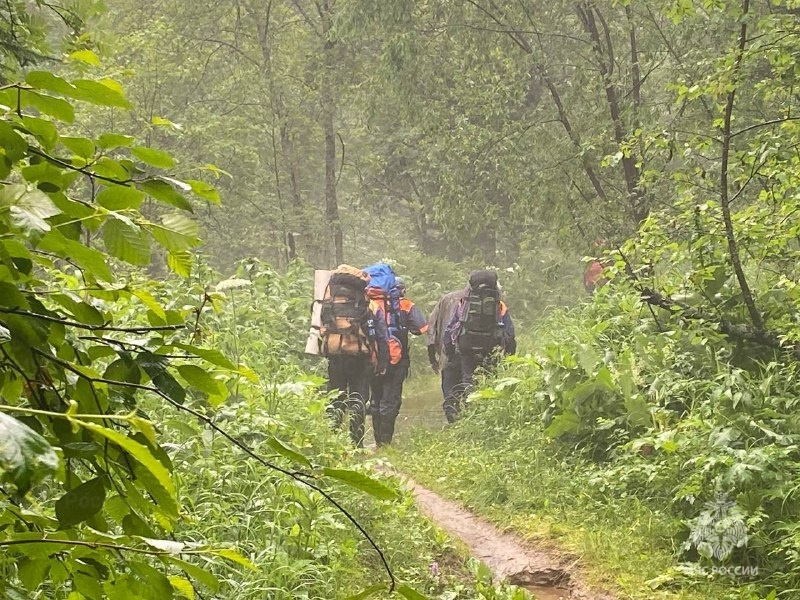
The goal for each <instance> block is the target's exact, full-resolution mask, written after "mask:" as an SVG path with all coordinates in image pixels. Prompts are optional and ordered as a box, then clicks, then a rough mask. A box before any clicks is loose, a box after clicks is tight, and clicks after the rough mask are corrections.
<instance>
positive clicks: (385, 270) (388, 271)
mask: <svg viewBox="0 0 800 600" xmlns="http://www.w3.org/2000/svg"><path fill="white" fill-rule="evenodd" d="M364 271H366V272H367V274H368V275H369V277H370V279H369V287H375V288H380V289H382V290H383V291H384V292H385V293H386V294H391V292H392V290H396V284H397V281H396V276H395V274H394V270H393V269H392V267H390V266H389V265H387V264H386V263H375V264H374V265H371V266H369V267H366V268H365V269H364Z"/></svg>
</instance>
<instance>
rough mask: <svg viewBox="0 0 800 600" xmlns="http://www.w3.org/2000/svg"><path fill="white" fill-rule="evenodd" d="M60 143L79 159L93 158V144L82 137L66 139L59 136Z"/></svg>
mask: <svg viewBox="0 0 800 600" xmlns="http://www.w3.org/2000/svg"><path fill="white" fill-rule="evenodd" d="M60 139H61V143H62V144H64V146H65V147H67V148H69V149H70V150H71V151H72V152H74V153H75V154H76V155H77V156H80V157H81V158H86V159H89V158H92V157H93V156H94V152H95V147H94V142H93V141H92V140H90V139H88V138H84V137H67V136H61V138H60Z"/></svg>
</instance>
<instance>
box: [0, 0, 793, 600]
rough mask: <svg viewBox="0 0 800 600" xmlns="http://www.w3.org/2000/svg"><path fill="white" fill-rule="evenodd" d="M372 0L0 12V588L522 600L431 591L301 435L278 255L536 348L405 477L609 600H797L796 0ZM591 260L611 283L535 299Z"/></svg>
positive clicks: (131, 3) (411, 518) (338, 450)
mask: <svg viewBox="0 0 800 600" xmlns="http://www.w3.org/2000/svg"><path fill="white" fill-rule="evenodd" d="M384 4H385V3H375V2H368V1H366V0H286V1H273V0H237V1H236V2H232V3H212V2H205V1H199V2H193V3H187V2H182V1H178V0H174V1H173V0H162V1H160V2H157V3H153V2H151V1H150V0H147V1H145V0H114V1H113V2H109V3H108V9H107V10H103V9H102V7H101V6H99V5H96V4H95V3H94V2H83V1H82V2H74V3H73V2H70V3H64V4H59V3H45V2H39V1H38V0H37V1H36V2H8V3H6V4H5V5H4V6H2V7H0V80H1V81H0V180H2V181H1V182H2V188H1V189H0V476H1V477H2V487H0V494H1V495H0V548H2V554H0V573H2V578H0V590H2V592H3V593H4V594H6V595H7V596H9V597H15V596H16V597H25V595H26V594H28V595H32V596H34V597H42V598H45V597H46V598H50V597H64V598H69V600H80V599H81V598H91V599H94V598H100V597H104V596H107V597H111V598H115V597H123V596H127V597H144V598H147V597H153V598H169V597H180V596H184V597H187V598H193V597H195V596H201V595H202V594H214V595H217V596H220V597H232V596H233V594H236V595H237V596H242V597H244V598H248V597H252V598H257V597H264V596H269V597H287V598H288V597H317V598H329V597H337V596H343V595H347V594H354V593H356V592H357V591H359V590H361V589H365V588H367V589H370V586H373V585H377V583H376V581H377V579H378V577H381V576H382V575H381V573H382V570H390V569H391V567H392V566H393V567H394V575H393V576H396V577H397V578H398V580H402V581H407V582H409V583H413V584H414V585H415V586H416V587H418V588H420V589H422V588H425V589H426V590H427V591H428V592H430V593H431V594H439V595H440V596H441V597H443V598H444V597H447V598H453V597H458V596H459V595H461V596H463V597H470V596H473V597H474V596H476V595H478V596H483V597H487V598H489V597H494V596H497V595H502V594H506V593H507V594H508V595H511V594H516V593H517V592H515V591H513V590H512V591H508V592H506V591H502V590H495V589H493V588H491V587H487V586H486V585H485V582H482V581H479V582H478V584H477V585H473V584H472V583H469V582H470V581H472V576H471V575H470V574H469V573H467V572H466V571H464V572H458V573H457V574H456V575H455V579H453V580H449V579H448V580H445V581H442V580H437V579H436V578H435V577H434V576H433V575H432V574H431V573H429V572H428V565H429V564H430V562H431V561H432V560H434V559H435V558H436V557H437V556H439V555H440V554H441V553H443V552H446V553H452V549H449V548H445V547H444V546H445V544H444V542H443V540H442V539H441V537H437V535H436V534H435V533H432V532H431V530H430V527H429V526H428V525H425V524H424V523H423V522H422V521H421V520H420V519H419V518H418V517H417V516H416V514H415V513H414V512H413V510H412V509H411V507H410V501H409V500H408V499H407V498H405V497H404V496H402V494H400V493H399V492H397V491H396V489H395V488H394V487H392V485H387V484H386V483H384V482H381V481H379V480H377V479H374V478H372V477H369V476H368V475H367V474H366V468H362V467H361V466H354V458H355V459H356V460H355V462H356V463H357V462H358V461H359V460H361V456H358V455H357V456H355V457H354V456H353V454H352V453H351V452H350V451H348V450H347V445H346V442H345V440H344V438H343V437H342V436H340V435H338V434H336V433H334V432H330V431H329V428H328V426H327V423H326V421H325V418H324V415H323V407H324V405H325V402H326V394H325V393H324V392H323V391H322V390H321V383H322V381H323V380H322V379H321V378H320V377H319V376H318V375H312V374H311V373H319V371H318V369H319V365H318V364H316V363H314V362H312V361H311V360H310V359H309V358H307V357H303V356H302V355H301V354H300V350H301V347H302V346H301V343H302V339H303V338H304V336H305V332H306V330H307V327H308V323H307V313H308V302H309V298H310V283H309V282H310V272H311V268H310V267H311V266H314V267H329V266H332V265H334V264H336V263H338V262H342V261H343V260H345V259H346V260H348V261H349V262H353V263H355V264H366V263H368V262H371V261H374V260H378V259H388V260H390V261H392V262H393V264H395V265H396V267H397V270H398V272H401V273H402V274H403V275H406V276H407V278H408V280H409V295H410V296H411V297H412V298H414V299H415V300H417V302H418V303H419V304H420V305H422V306H423V307H424V308H428V307H430V306H431V304H432V303H433V302H434V301H435V300H436V298H437V297H438V296H439V295H440V294H441V293H442V292H444V291H448V290H450V289H454V288H455V287H457V286H459V285H462V284H463V281H464V275H465V274H466V272H467V271H468V270H469V269H470V268H472V267H475V266H493V267H496V268H498V269H500V270H501V273H502V280H503V283H504V286H505V293H506V297H507V298H508V300H509V304H510V306H511V310H512V313H513V314H514V315H515V317H517V318H518V323H519V324H520V325H521V326H522V327H520V329H522V330H523V331H524V332H525V333H526V334H527V335H523V337H525V338H527V339H528V341H529V343H530V345H529V348H531V350H532V352H531V354H530V356H528V357H525V358H521V359H515V360H512V361H510V364H508V365H507V366H506V371H505V372H504V373H502V374H501V375H500V378H499V379H494V380H489V381H488V382H487V387H484V388H483V389H482V390H480V391H478V392H476V394H475V395H474V396H473V398H474V403H475V406H476V410H475V412H474V414H473V415H472V416H471V417H469V418H467V419H465V420H464V422H463V423H462V424H461V425H459V426H457V427H455V428H452V429H450V430H448V431H447V432H445V433H442V434H440V436H439V437H437V436H433V435H432V434H424V435H423V434H420V436H419V437H418V438H417V440H416V441H415V442H414V445H413V448H414V449H418V450H419V452H418V453H415V455H413V456H410V457H406V458H405V461H406V464H407V465H408V466H409V467H410V468H413V469H416V470H418V471H421V472H422V475H423V476H426V477H427V478H428V479H429V480H431V481H434V482H435V481H436V479H437V478H438V477H444V476H446V478H445V479H444V480H443V482H442V481H439V483H440V484H442V485H443V486H444V487H445V488H447V489H450V490H457V491H458V493H459V494H461V495H462V497H464V498H465V499H467V500H469V501H470V502H471V503H473V504H475V505H476V506H479V507H481V508H483V509H484V510H486V511H487V512H489V513H491V514H493V515H494V516H495V517H497V516H498V514H499V513H500V511H501V510H503V509H505V510H507V511H508V512H510V513H511V514H519V515H521V516H522V517H524V515H528V516H530V515H532V514H537V513H538V515H539V516H538V518H539V519H541V523H543V524H545V525H547V526H549V527H551V528H555V529H558V527H562V528H565V530H566V531H567V533H566V534H565V536H566V538H567V540H566V542H565V543H567V544H570V543H571V544H573V549H575V548H578V547H579V546H580V544H581V541H580V540H581V539H584V542H585V538H581V535H583V534H581V533H579V532H577V531H576V530H577V529H579V528H577V527H573V528H570V527H568V526H566V525H565V523H570V522H572V523H577V524H579V525H580V527H581V528H584V530H585V531H589V532H590V534H589V535H591V532H594V535H595V536H603V535H605V536H607V538H608V539H610V540H612V541H614V542H615V544H616V545H614V544H612V545H611V546H610V547H611V551H608V550H607V551H606V552H605V553H604V552H602V551H600V548H601V544H598V543H597V539H598V538H595V540H594V545H592V543H587V544H586V545H587V546H588V548H589V552H588V554H589V555H590V556H591V557H592V558H593V559H594V560H595V561H596V562H597V564H598V565H603V566H605V567H607V568H608V572H609V573H611V577H610V578H609V580H607V581H606V582H605V583H610V584H615V585H618V586H621V587H622V588H624V589H625V590H626V591H628V592H629V593H630V594H632V595H634V596H635V595H638V596H640V597H650V596H648V595H647V594H651V593H655V592H653V590H658V593H663V594H667V593H668V590H670V589H674V590H676V593H677V594H680V593H688V594H692V593H698V594H705V595H717V596H721V595H723V594H725V593H726V592H725V591H724V590H723V588H725V587H728V588H731V589H730V590H729V591H728V592H727V593H728V594H729V595H731V596H732V597H739V596H744V597H747V596H748V595H755V597H769V594H772V597H776V596H778V597H791V596H792V594H793V593H794V591H795V590H796V589H798V588H800V561H799V560H798V556H799V555H800V554H799V552H798V546H799V545H800V541H798V540H800V537H798V522H800V504H798V500H797V497H796V496H797V485H796V479H797V476H798V471H797V464H798V459H800V456H798V447H800V438H798V436H799V435H800V430H798V426H799V425H798V422H797V418H796V417H795V416H794V412H795V408H796V403H797V400H796V397H797V394H798V392H800V389H799V388H798V380H797V361H798V357H800V350H798V348H800V345H798V344H800V323H798V319H797V306H798V301H800V296H799V295H798V294H800V292H799V291H798V290H799V289H800V288H798V272H797V268H798V267H797V264H798V260H797V259H798V252H800V247H799V246H798V231H799V230H800V229H799V228H800V221H799V220H798V215H800V193H799V190H800V185H799V184H800V181H798V177H799V175H798V173H800V170H799V169H798V166H799V165H798V160H799V159H798V153H797V147H798V146H799V145H800V128H798V126H797V119H798V117H797V116H796V113H797V106H796V104H797V100H798V99H797V93H796V87H797V86H796V84H797V79H798V69H799V68H800V67H798V64H800V61H798V57H799V56H800V45H798V39H800V38H798V35H797V34H798V21H797V16H798V11H800V7H798V5H797V2H796V1H795V0H773V1H771V2H769V3H754V2H751V1H750V0H737V1H734V0H716V1H713V2H712V1H707V0H694V1H692V0H675V1H671V2H657V1H655V0H652V1H651V0H581V1H577V2H575V1H570V2H565V1H555V2H539V1H538V0H526V1H520V2H511V3H497V2H492V1H487V0H467V1H466V2H462V3H453V2H447V1H443V0H425V1H421V2H407V1H398V2H392V3H391V6H390V7H387V6H384ZM123 84H125V85H124V87H125V89H127V90H128V95H126V94H125V93H124V92H123ZM221 200H224V202H222V201H221ZM201 227H202V230H203V231H204V237H205V238H206V239H207V243H206V247H205V251H206V255H207V256H208V258H203V257H202V256H201V255H199V254H198V253H197V250H198V247H199V246H200V243H201V242H200V231H201ZM595 241H601V242H600V243H599V245H601V246H605V248H604V256H602V257H601V258H602V259H603V262H604V264H605V266H606V274H607V276H608V277H609V278H610V283H609V285H607V286H606V287H605V288H603V289H602V290H600V291H599V292H597V294H596V295H595V297H594V299H593V301H592V303H590V304H586V305H584V306H581V307H578V308H572V309H557V310H552V309H553V308H554V307H559V306H563V305H565V304H570V303H573V302H574V300H575V299H576V297H577V291H578V290H579V289H580V264H579V260H578V257H579V256H580V255H581V254H585V253H590V252H591V253H594V252H595V251H596V248H597V245H598V244H593V242H595ZM249 256H257V257H258V258H246V257H249ZM270 264H272V265H275V266H276V267H275V268H277V269H278V270H274V268H273V267H270V266H269V265H270ZM215 269H219V270H220V271H222V272H224V273H226V274H231V276H230V277H224V276H222V275H220V274H219V273H218V272H217V271H215ZM546 314H549V315H550V316H549V317H547V318H546V319H545V318H543V317H544V316H545V315H546ZM535 321H542V323H541V324H540V325H538V326H537V327H536V329H535V330H531V329H530V324H531V323H534V322H535ZM525 325H528V327H526V326H525ZM415 364H417V365H423V364H424V358H422V357H416V358H415ZM467 449H468V450H469V451H465V450H467ZM531 482H539V484H538V488H537V489H536V490H533V491H532V490H531V487H532V486H531ZM364 492H365V493H366V496H364V495H361V493H364ZM717 494H723V495H725V496H726V497H728V498H730V499H731V500H732V501H734V502H735V506H734V507H733V508H732V509H731V510H732V513H731V514H732V515H733V516H732V517H731V518H732V519H733V522H735V523H736V524H742V526H744V527H745V528H746V530H747V532H748V538H747V539H748V541H747V543H746V544H744V543H738V542H737V543H736V544H735V545H734V547H733V548H730V549H729V551H728V552H727V553H718V555H715V554H714V548H712V547H711V546H710V545H709V544H708V543H703V542H702V540H701V541H699V542H698V540H697V539H696V538H697V536H696V535H694V532H696V531H697V527H698V526H699V524H700V523H699V520H698V519H699V518H700V512H701V507H702V505H703V503H705V502H706V501H710V500H713V499H714V498H715V497H717ZM370 495H371V496H372V497H369V496H370ZM522 521H524V518H522V519H521V520H520V521H515V522H514V525H516V526H518V527H523V528H524V525H522V523H521V522H522ZM531 522H532V523H534V524H535V523H536V522H537V521H536V520H535V519H534V520H533V521H531ZM737 526H738V525H737ZM399 531H402V532H406V533H407V535H402V536H400V537H398V535H397V533H398V532H399ZM626 532H627V533H626ZM365 536H367V537H365ZM738 540H739V541H741V538H738ZM648 545H649V546H652V548H648ZM630 547H634V548H636V550H637V554H638V555H639V556H641V557H645V558H644V559H643V561H642V565H641V568H640V571H639V574H638V575H634V574H632V573H631V569H632V567H631V566H630V565H628V566H627V567H626V566H625V564H624V561H623V559H622V557H623V556H624V553H623V551H624V550H627V549H629V548H630ZM592 549H594V550H592ZM615 549H616V550H615ZM617 550H618V551H619V553H617ZM421 557H422V558H421ZM384 559H385V560H384ZM720 561H721V562H722V564H723V565H745V566H757V567H758V568H759V574H758V577H757V578H754V579H753V580H749V581H742V580H736V581H734V582H727V583H725V584H724V583H721V582H720V581H719V580H714V581H710V582H709V581H707V579H708V578H707V577H706V576H705V575H704V574H703V572H702V571H698V570H697V569H694V567H696V566H698V565H699V566H708V565H716V564H720ZM455 562H458V561H457V560H456V561H455ZM386 563H388V565H387V564H386ZM473 570H474V571H476V572H478V571H480V569H479V568H477V567H476V568H475V569H473ZM645 575H646V577H645ZM727 584H730V585H727ZM381 589H386V586H383V587H382V588H381ZM398 589H399V591H400V593H402V594H403V595H404V596H405V597H407V598H416V597H418V596H417V595H415V594H417V592H415V591H414V590H413V589H412V588H411V587H410V586H409V585H405V584H401V585H400V587H399V588H398ZM686 590H690V591H689V592H686ZM367 593H382V592H379V591H378V590H377V588H375V589H373V590H372V591H371V592H367ZM453 594H456V596H453ZM493 595H494V596H493ZM362 597H366V596H362Z"/></svg>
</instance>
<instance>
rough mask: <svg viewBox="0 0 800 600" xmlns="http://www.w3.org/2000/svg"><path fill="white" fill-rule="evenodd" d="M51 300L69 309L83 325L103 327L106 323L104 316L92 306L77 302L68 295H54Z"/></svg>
mask: <svg viewBox="0 0 800 600" xmlns="http://www.w3.org/2000/svg"><path fill="white" fill-rule="evenodd" d="M51 298H52V300H53V301H54V302H58V304H60V305H61V306H62V307H64V308H65V309H67V310H68V311H69V312H70V313H71V314H72V316H74V317H75V319H76V320H78V321H80V322H81V323H86V324H88V325H102V324H103V323H105V322H106V319H105V318H104V317H103V314H102V313H101V312H100V311H99V310H97V309H96V308H95V307H94V306H92V305H91V304H88V303H86V302H82V301H80V300H75V299H74V298H72V297H71V296H68V295H66V294H53V296H52V297H51Z"/></svg>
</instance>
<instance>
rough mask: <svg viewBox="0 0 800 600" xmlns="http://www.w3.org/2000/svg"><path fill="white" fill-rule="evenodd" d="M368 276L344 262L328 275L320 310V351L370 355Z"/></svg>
mask: <svg viewBox="0 0 800 600" xmlns="http://www.w3.org/2000/svg"><path fill="white" fill-rule="evenodd" d="M368 282H369V275H367V274H366V273H364V272H363V271H361V269H356V268H353V267H349V266H347V265H341V266H339V267H338V268H337V269H336V270H335V271H334V272H333V274H332V275H331V279H330V282H329V283H328V287H327V288H326V289H325V295H324V297H323V299H322V309H321V311H320V323H321V326H320V354H322V355H323V356H335V355H342V354H344V355H350V356H359V355H369V354H370V352H371V340H370V339H369V333H370V331H371V329H373V327H374V326H373V327H371V326H370V325H369V320H370V313H369V300H368V299H367V296H366V293H365V290H366V287H367V283H368Z"/></svg>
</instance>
